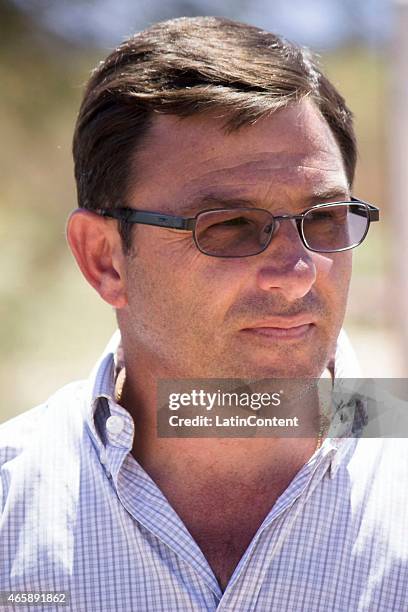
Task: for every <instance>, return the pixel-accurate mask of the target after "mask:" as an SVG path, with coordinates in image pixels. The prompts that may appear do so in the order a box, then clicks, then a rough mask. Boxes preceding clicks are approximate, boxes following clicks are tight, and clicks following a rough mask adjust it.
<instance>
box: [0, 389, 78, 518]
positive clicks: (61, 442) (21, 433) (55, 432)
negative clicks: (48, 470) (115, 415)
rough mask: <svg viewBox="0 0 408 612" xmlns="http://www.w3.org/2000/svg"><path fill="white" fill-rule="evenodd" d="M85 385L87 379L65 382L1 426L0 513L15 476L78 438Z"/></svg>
mask: <svg viewBox="0 0 408 612" xmlns="http://www.w3.org/2000/svg"><path fill="white" fill-rule="evenodd" d="M85 388H86V382H85V381H78V382H75V383H71V384H69V385H66V386H65V387H63V388H61V389H59V390H58V391H57V392H56V393H55V394H53V395H52V396H51V397H50V398H49V399H48V400H47V401H46V402H44V403H43V404H41V405H39V406H36V407H35V408H32V409H30V410H28V411H26V412H24V413H22V414H20V415H18V416H16V417H14V418H12V419H10V420H9V421H6V422H5V423H3V424H2V425H0V476H1V477H0V512H1V508H2V505H4V500H5V496H7V490H8V489H9V488H10V486H11V484H12V480H13V479H14V480H15V479H19V478H25V477H27V475H28V472H33V471H34V470H40V468H41V463H48V464H49V463H50V462H51V461H52V459H53V457H54V456H55V453H56V451H61V452H63V450H64V449H65V448H67V447H68V446H71V445H72V444H75V441H77V440H78V437H79V433H80V430H81V429H82V428H83V426H84V418H83V410H82V407H83V405H84V401H85ZM1 501H3V504H1Z"/></svg>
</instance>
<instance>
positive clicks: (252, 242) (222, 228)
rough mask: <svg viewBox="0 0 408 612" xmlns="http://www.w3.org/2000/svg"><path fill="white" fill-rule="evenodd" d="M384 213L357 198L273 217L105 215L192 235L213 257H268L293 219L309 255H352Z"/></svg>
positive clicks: (253, 212)
mask: <svg viewBox="0 0 408 612" xmlns="http://www.w3.org/2000/svg"><path fill="white" fill-rule="evenodd" d="M379 212H380V211H379V209H378V208H376V207H375V206H373V205H372V204H368V203H367V202H363V201H362V200H357V199H356V198H351V200H350V202H330V203H328V204H317V205H316V206H312V207H311V208H308V209H307V210H305V211H303V212H302V213H300V214H299V215H273V214H272V213H270V212H269V211H268V210H265V209H263V208H217V209H211V210H203V211H200V212H199V213H198V214H197V215H196V216H195V217H176V216H174V215H165V214H161V213H156V212H151V211H144V210H135V209H134V208H112V209H107V210H101V211H99V214H101V215H103V216H104V217H112V218H114V219H118V220H122V221H125V222H127V223H141V224H143V225H155V226H159V227H167V228H173V229H177V230H185V231H189V232H192V233H193V238H194V242H195V244H196V246H197V248H198V249H199V251H201V253H204V254H205V255H210V256H211V257H251V256H252V255H258V254H259V253H262V251H264V250H265V249H266V248H267V247H268V245H269V243H270V242H271V240H272V237H273V235H274V233H275V232H276V230H277V229H278V228H279V226H280V224H281V222H282V221H288V220H292V221H293V222H295V224H296V227H297V230H298V232H299V236H300V238H301V240H302V243H303V244H304V246H305V247H306V248H307V249H308V250H309V251H314V252H317V253H338V252H340V251H348V250H349V249H353V248H354V247H356V246H358V245H359V244H361V243H362V242H363V240H364V238H365V237H366V235H367V232H368V228H369V227H370V223H371V222H372V221H378V220H379V218H380V215H379Z"/></svg>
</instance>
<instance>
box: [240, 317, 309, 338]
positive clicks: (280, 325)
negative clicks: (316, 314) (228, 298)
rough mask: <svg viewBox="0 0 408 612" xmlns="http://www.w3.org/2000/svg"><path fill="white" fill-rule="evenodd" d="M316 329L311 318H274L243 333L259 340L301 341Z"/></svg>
mask: <svg viewBox="0 0 408 612" xmlns="http://www.w3.org/2000/svg"><path fill="white" fill-rule="evenodd" d="M315 327H316V325H315V322H314V321H312V320H311V318H310V317H309V318H308V319H306V318H305V317H302V318H300V317H298V318H296V319H295V318H292V319H289V318H283V317H282V318H278V317H276V318H274V319H271V320H268V321H260V322H258V323H254V324H252V325H250V326H248V327H244V328H243V329H242V330H241V331H242V332H243V333H244V334H246V335H251V336H252V337H259V338H270V339H274V340H301V339H304V338H306V337H307V336H308V335H309V334H310V333H312V331H313V329H314V328H315Z"/></svg>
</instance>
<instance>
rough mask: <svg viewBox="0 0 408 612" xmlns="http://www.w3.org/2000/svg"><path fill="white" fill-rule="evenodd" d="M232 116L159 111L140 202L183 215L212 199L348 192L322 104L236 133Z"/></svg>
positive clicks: (139, 166)
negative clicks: (230, 126)
mask: <svg viewBox="0 0 408 612" xmlns="http://www.w3.org/2000/svg"><path fill="white" fill-rule="evenodd" d="M224 126H225V120H223V119H221V118H219V117H216V116H212V117H209V116H203V115H195V116H193V117H188V118H179V117H175V116H172V115H158V116H157V117H155V118H154V120H153V124H152V127H151V128H150V130H149V132H148V134H147V137H146V139H145V141H144V142H143V145H142V147H141V148H140V150H139V152H138V153H137V154H136V157H135V160H134V171H133V173H132V175H133V176H134V177H135V182H134V187H133V188H132V187H131V189H130V194H129V195H130V197H131V199H132V203H133V204H134V205H138V204H139V202H141V201H143V205H145V207H146V208H149V209H154V208H155V207H156V208H157V207H159V208H158V209H159V210H163V211H164V210H168V211H171V212H180V211H181V210H182V209H183V208H185V207H186V206H188V205H189V203H190V202H192V201H195V200H199V199H200V198H205V197H206V196H209V197H210V198H211V197H213V198H214V199H216V198H217V196H219V197H220V198H237V199H244V200H251V201H253V202H255V203H256V205H262V206H267V205H268V204H270V203H271V200H273V199H274V198H279V201H282V204H283V203H285V204H287V203H288V202H287V200H289V201H290V200H292V199H296V198H301V197H305V198H307V197H309V196H313V194H314V192H316V193H318V192H319V191H321V192H325V191H329V190H331V189H334V190H336V189H337V190H338V191H339V193H340V192H341V191H343V192H344V193H347V191H348V185H347V178H346V174H345V170H344V165H343V160H342V156H341V153H340V150H339V147H338V145H337V143H336V141H335V138H334V136H333V134H332V132H331V130H330V128H329V126H328V125H327V123H326V121H325V120H324V118H323V117H322V116H321V114H320V112H319V111H318V109H317V108H316V107H315V106H314V104H313V103H312V102H310V101H303V102H301V103H298V104H296V105H292V106H290V107H288V108H286V109H283V110H280V111H278V112H276V113H274V114H273V115H271V116H269V117H265V118H262V119H260V120H259V121H257V122H256V124H254V125H251V126H244V127H242V128H240V129H239V130H236V131H234V132H232V133H227V132H226V130H225V127H224Z"/></svg>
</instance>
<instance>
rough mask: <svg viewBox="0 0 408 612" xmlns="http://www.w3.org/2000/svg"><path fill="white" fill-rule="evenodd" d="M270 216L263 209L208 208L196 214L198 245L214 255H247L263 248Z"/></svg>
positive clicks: (265, 243) (271, 227) (267, 233)
mask: <svg viewBox="0 0 408 612" xmlns="http://www.w3.org/2000/svg"><path fill="white" fill-rule="evenodd" d="M272 231H273V218H272V216H271V215H270V214H269V213H268V211H266V210H259V209H251V208H238V209H234V210H230V209H228V210H210V211H205V212H202V213H200V214H199V215H197V221H196V226H195V239H196V243H197V246H198V248H199V249H200V251H202V252H203V253H206V254H207V255H214V256H216V257H248V256H249V255H256V254H257V253H261V251H263V250H264V249H265V248H266V247H267V245H268V243H269V241H270V238H271V234H272Z"/></svg>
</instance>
